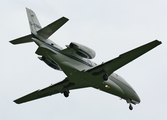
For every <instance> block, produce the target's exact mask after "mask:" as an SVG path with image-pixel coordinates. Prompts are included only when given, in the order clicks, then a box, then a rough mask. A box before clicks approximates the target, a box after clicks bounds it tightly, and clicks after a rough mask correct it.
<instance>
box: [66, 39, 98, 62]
mask: <svg viewBox="0 0 167 120" xmlns="http://www.w3.org/2000/svg"><path fill="white" fill-rule="evenodd" d="M68 47H69V48H72V49H73V50H74V51H75V52H76V54H77V55H79V56H81V57H83V58H87V59H93V58H94V57H95V56H96V53H95V51H94V50H92V49H91V48H88V47H86V46H84V45H81V44H79V43H75V42H71V43H70V45H69V46H68Z"/></svg>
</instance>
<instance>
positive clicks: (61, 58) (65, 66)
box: [49, 52, 90, 76]
mask: <svg viewBox="0 0 167 120" xmlns="http://www.w3.org/2000/svg"><path fill="white" fill-rule="evenodd" d="M49 56H50V57H51V59H52V60H54V61H55V62H56V63H57V64H58V65H59V66H60V68H61V69H62V70H63V72H64V73H65V74H66V75H67V76H70V75H72V74H73V72H75V71H83V70H85V69H88V68H90V67H89V66H87V65H85V64H83V63H81V62H79V61H77V60H75V59H72V58H70V57H68V56H66V55H63V54H61V53H59V52H56V54H50V55H49Z"/></svg>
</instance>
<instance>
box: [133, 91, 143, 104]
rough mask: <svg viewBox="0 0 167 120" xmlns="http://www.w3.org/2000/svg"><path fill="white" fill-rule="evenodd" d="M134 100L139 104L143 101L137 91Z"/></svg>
mask: <svg viewBox="0 0 167 120" xmlns="http://www.w3.org/2000/svg"><path fill="white" fill-rule="evenodd" d="M132 101H133V102H134V103H137V104H139V103H140V102H141V100H140V97H139V96H138V95H137V93H135V94H134V95H133V98H132Z"/></svg>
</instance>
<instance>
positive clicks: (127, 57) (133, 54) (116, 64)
mask: <svg viewBox="0 0 167 120" xmlns="http://www.w3.org/2000/svg"><path fill="white" fill-rule="evenodd" d="M160 44H161V42H160V41H158V40H154V41H152V42H150V43H147V44H145V45H143V46H140V47H138V48H136V49H133V50H131V51H128V52H126V53H124V54H121V55H120V56H119V57H117V58H115V59H112V60H110V61H108V62H106V63H103V64H101V65H99V66H96V67H94V68H92V69H90V70H88V71H87V72H90V73H92V74H93V75H96V74H101V73H102V72H105V73H106V74H107V75H110V74H112V73H113V72H114V71H116V70H117V69H119V68H121V67H122V66H124V65H126V64H128V63H129V62H131V61H133V60H134V59H136V58H138V57H139V56H141V55H143V54H145V53H146V52H148V51H150V50H151V49H153V48H155V47H156V46H158V45H160Z"/></svg>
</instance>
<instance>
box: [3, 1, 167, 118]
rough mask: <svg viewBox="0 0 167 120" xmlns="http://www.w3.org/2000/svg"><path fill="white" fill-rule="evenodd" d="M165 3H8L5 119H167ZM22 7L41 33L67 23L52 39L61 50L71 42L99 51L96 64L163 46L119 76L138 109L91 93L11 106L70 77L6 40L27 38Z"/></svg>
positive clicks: (5, 14) (5, 18)
mask: <svg viewBox="0 0 167 120" xmlns="http://www.w3.org/2000/svg"><path fill="white" fill-rule="evenodd" d="M166 5H167V1H166V0H159V1H157V0H145V1H143V2H142V1H141V0H140V1H139V0H136V1H133V0H124V1H120V0H118V1H111V0H105V1H104V0H103V1H102V0H98V1H97V0H91V1H90V0H84V1H78V0H70V1H67V0H61V1H60V0H49V2H48V1H44V0H43V1H41V0H35V1H33V0H29V1H23V0H15V1H11V0H5V1H3V2H1V4H0V15H1V22H0V26H1V29H0V33H1V35H0V38H1V47H0V51H1V52H0V53H1V57H0V59H1V62H0V66H1V67H0V71H1V73H0V79H1V84H0V96H1V98H0V119H3V120H11V119H13V120H16V119H24V120H30V119H31V120H38V119H40V120H46V119H49V120H58V119H59V120H64V119H68V120H78V119H79V120H86V119H88V120H95V119H96V120H101V119H113V120H115V119H119V120H120V119H125V120H126V119H127V120H130V119H135V120H141V119H145V120H157V119H159V120H165V119H166V118H167V114H166V110H167V100H166V99H167V93H166V90H167V89H166V85H167V80H166V78H167V75H166V71H167V65H166V61H167V54H166V50H167V47H166V46H167V7H166ZM25 7H28V8H31V9H32V10H33V11H35V13H36V14H37V17H38V19H39V21H40V23H41V25H42V26H45V25H47V24H49V23H51V22H53V21H54V20H56V19H58V18H60V17H62V16H65V17H67V18H69V22H67V23H66V24H65V25H64V26H63V27H62V28H61V29H60V30H58V31H57V32H56V33H55V34H54V35H53V36H52V37H51V39H52V40H53V41H54V42H56V43H57V44H59V45H60V46H62V47H65V45H66V44H69V43H70V42H71V41H73V42H78V43H81V44H84V45H86V46H88V47H91V48H92V49H94V50H95V51H96V55H97V56H96V58H95V59H93V61H95V62H96V63H98V64H100V63H101V62H105V61H108V60H110V59H113V58H114V57H117V56H118V55H119V54H122V53H124V52H126V51H128V50H131V49H133V48H135V47H138V46H140V45H143V44H145V43H147V42H150V41H152V40H155V39H158V40H160V41H162V45H160V46H158V47H157V48H155V49H153V50H152V51H150V52H149V53H147V54H145V55H143V56H142V57H140V58H138V59H136V60H135V61H133V62H131V63H129V64H128V65H126V66H124V67H123V68H121V69H119V70H117V71H116V73H117V74H119V75H121V76H122V77H123V78H125V80H126V81H127V82H128V83H129V84H130V85H131V86H132V87H133V88H134V89H135V91H136V92H137V93H138V95H139V96H140V98H141V103H140V104H139V105H136V106H134V110H133V111H130V110H129V109H128V104H126V102H125V101H124V100H120V99H119V98H118V97H115V96H113V95H110V94H107V93H104V92H101V91H97V90H95V89H93V88H88V89H80V90H75V91H71V94H70V97H69V98H65V97H64V96H63V95H61V94H57V95H54V96H51V97H47V98H44V99H39V100H36V101H32V102H29V103H25V104H22V105H17V104H15V103H14V102H13V100H14V99H16V98H18V97H21V96H23V95H26V94H28V93H30V92H33V91H35V90H37V89H41V88H44V87H47V86H49V85H50V84H52V83H56V82H59V81H60V80H63V79H64V77H65V75H64V73H62V72H59V71H55V70H53V69H51V68H49V67H48V66H47V65H45V64H44V63H43V62H41V61H39V60H38V59H37V55H36V54H35V51H36V49H37V46H36V45H35V44H33V43H30V44H23V45H18V46H13V45H12V44H10V43H9V42H8V41H9V40H12V39H15V38H18V37H21V36H24V35H27V34H29V33H30V29H29V25H28V20H27V15H26V11H25Z"/></svg>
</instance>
